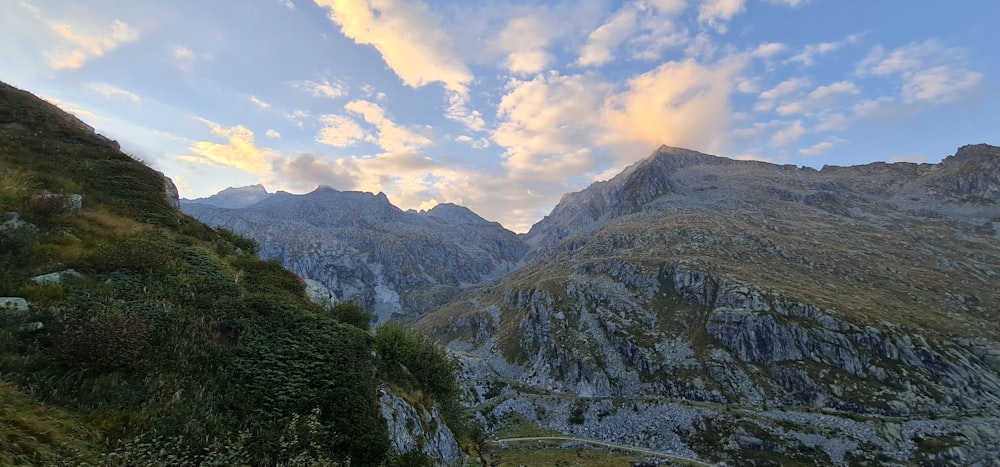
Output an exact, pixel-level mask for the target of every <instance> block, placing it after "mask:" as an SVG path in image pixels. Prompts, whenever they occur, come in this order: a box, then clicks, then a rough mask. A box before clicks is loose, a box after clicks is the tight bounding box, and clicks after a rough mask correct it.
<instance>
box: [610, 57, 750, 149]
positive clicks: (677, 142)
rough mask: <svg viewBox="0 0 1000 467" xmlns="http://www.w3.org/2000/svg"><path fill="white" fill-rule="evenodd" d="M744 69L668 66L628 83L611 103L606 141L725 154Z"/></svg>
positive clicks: (729, 64)
mask: <svg viewBox="0 0 1000 467" xmlns="http://www.w3.org/2000/svg"><path fill="white" fill-rule="evenodd" d="M745 64H746V63H745V61H744V60H742V59H738V58H732V59H728V60H723V61H722V62H719V63H717V64H715V65H713V66H705V65H701V64H699V63H697V62H695V61H693V60H685V61H683V62H668V63H665V64H663V65H660V66H659V67H657V68H656V69H654V70H652V71H650V72H647V73H644V74H642V75H639V76H636V77H634V78H632V79H630V80H629V81H628V88H627V89H626V90H625V92H623V93H621V94H619V95H616V96H614V97H613V98H611V99H609V101H608V106H607V107H606V109H605V113H606V118H607V120H608V135H609V136H608V137H609V138H610V139H611V140H612V141H622V142H625V141H631V142H638V143H641V144H643V145H645V147H647V148H649V147H656V146H658V145H660V144H668V145H671V146H680V147H686V148H692V149H698V150H704V151H714V150H719V149H721V148H722V147H723V146H724V143H725V139H724V138H725V136H724V135H725V134H726V131H725V130H726V129H727V127H728V125H729V120H730V115H731V114H732V111H731V109H730V105H729V97H730V95H731V94H732V92H733V87H734V84H733V82H734V81H735V79H734V77H735V76H736V75H737V73H739V71H740V70H741V69H742V68H743V67H744V66H745Z"/></svg>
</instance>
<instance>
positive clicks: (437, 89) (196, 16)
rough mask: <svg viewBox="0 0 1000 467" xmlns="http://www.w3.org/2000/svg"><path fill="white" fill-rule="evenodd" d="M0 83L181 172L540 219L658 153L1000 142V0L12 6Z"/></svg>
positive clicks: (216, 186)
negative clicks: (999, 47) (998, 25)
mask: <svg viewBox="0 0 1000 467" xmlns="http://www.w3.org/2000/svg"><path fill="white" fill-rule="evenodd" d="M0 9H2V11H3V14H2V15H0V80H3V81H6V82H8V83H10V84H13V85H16V86H19V87H22V88H25V89H27V90H30V91H32V92H34V93H36V94H38V95H40V96H41V97H44V98H46V99H49V100H50V101H52V102H54V103H56V104H58V105H60V106H62V107H63V108H64V109H67V110H69V111H71V112H73V113H75V114H76V115H78V116H79V117H81V118H82V119H83V120H84V121H86V122H88V123H90V124H91V125H92V126H94V127H95V128H97V129H98V131H100V132H102V133H104V134H106V135H108V136H110V137H112V138H115V139H117V140H119V141H120V142H121V143H122V146H123V149H124V150H125V151H126V152H129V153H130V154H133V155H134V156H136V157H138V158H140V159H142V160H144V161H146V162H147V163H149V164H150V165H152V166H153V167H155V168H157V169H159V170H161V171H163V172H165V173H166V174H167V175H168V176H170V177H171V178H173V180H174V181H175V183H176V184H177V185H178V187H179V188H180V190H181V193H182V196H185V197H189V198H192V197H200V196H207V195H210V194H212V193H215V192H217V191H219V190H221V189H223V188H225V187H228V186H243V185H249V184H254V183H262V184H264V185H265V186H266V187H267V188H268V189H269V190H270V191H275V190H285V191H290V192H295V193H302V192H307V191H311V190H312V189H313V188H315V187H316V186H317V185H319V184H323V185H329V186H332V187H334V188H337V189H340V190H363V191H371V192H379V191H381V192H385V193H386V194H387V195H388V196H389V199H390V200H391V201H392V202H393V203H395V204H396V205H397V206H400V207H401V208H404V209H409V208H413V209H426V208H429V207H431V206H433V205H434V204H436V203H439V202H454V203H458V204H462V205H465V206H468V207H470V208H471V209H473V210H475V211H476V212H477V213H479V214H481V215H482V216H484V217H486V218H487V219H490V220H496V221H499V222H501V223H503V224H504V225H505V226H506V227H508V228H510V229H513V230H515V231H525V230H526V229H527V228H528V227H529V226H530V225H531V224H532V223H534V222H536V221H537V220H539V219H540V218H541V217H542V216H544V215H545V214H547V213H548V212H549V211H550V210H551V209H552V207H553V206H554V205H555V204H556V203H557V202H558V201H559V199H560V197H561V196H562V195H563V194H564V193H566V192H570V191H578V190H580V189H583V188H584V187H586V186H587V185H588V184H590V183H591V182H593V181H595V180H603V179H607V178H609V177H610V176H612V175H614V174H615V173H617V172H618V171H620V170H621V169H622V168H624V167H625V166H627V165H628V164H630V163H633V162H635V161H636V160H639V159H642V158H643V157H646V156H647V155H649V153H650V152H652V151H653V150H654V149H655V148H656V147H657V146H659V145H660V144H668V145H672V146H680V147H686V148H691V149H696V150H700V151H704V152H708V153H711V154H716V155H721V156H727V157H733V158H745V159H759V160H766V161H771V162H776V163H783V164H785V163H788V164H797V165H807V166H812V167H817V168H818V167H821V166H823V165H824V164H831V165H853V164H860V163H867V162H872V161H914V162H937V161H939V160H941V158H942V157H944V156H947V155H949V154H952V153H953V152H954V150H955V149H956V148H957V147H958V146H960V145H963V144H970V143H983V142H985V143H992V144H998V143H1000V141H997V135H998V129H1000V125H998V124H1000V117H998V116H1000V97H998V85H1000V80H998V76H1000V64H998V60H1000V56H998V54H997V53H996V51H995V47H994V45H995V44H996V43H997V39H996V33H995V24H994V23H995V19H996V18H1000V3H998V2H993V1H973V0H966V1H961V2H923V1H921V2H914V1H896V0H879V1H875V2H871V1H860V0H827V1H821V0H759V1H754V0H640V1H628V2H612V1H599V0H595V1H589V0H582V1H567V2H541V1H506V0H497V1H486V2H478V1H477V2H472V1H470V2H446V1H440V0H354V1H346V0H309V1H307V0H259V1H235V0H233V1H231V0H215V1H212V2H203V1H192V0H176V1H171V2H152V1H145V0H134V1H131V2H113V1H110V0H90V1H88V2H86V3H85V4H84V2H71V1H55V0H53V1H32V0H0Z"/></svg>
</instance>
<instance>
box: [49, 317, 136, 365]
mask: <svg viewBox="0 0 1000 467" xmlns="http://www.w3.org/2000/svg"><path fill="white" fill-rule="evenodd" d="M55 327H56V331H55V332H53V334H52V350H53V352H54V353H55V355H56V356H57V357H59V358H60V359H61V360H63V361H66V362H71V363H75V364H78V365H81V366H85V367H88V368H93V369H96V370H102V371H107V370H114V369H120V368H125V367H128V366H130V365H131V364H132V363H133V362H134V361H136V360H138V359H140V358H142V357H143V351H144V350H145V349H146V346H147V344H148V342H149V335H150V330H149V326H147V325H146V323H145V322H144V321H143V320H142V319H140V318H138V317H136V316H129V315H115V314H110V313H108V314H99V315H97V316H94V317H93V318H91V319H71V320H65V321H61V322H59V323H57V324H56V326H55Z"/></svg>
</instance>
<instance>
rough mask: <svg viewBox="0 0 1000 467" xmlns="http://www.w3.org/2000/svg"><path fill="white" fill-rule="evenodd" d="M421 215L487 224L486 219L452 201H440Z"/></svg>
mask: <svg viewBox="0 0 1000 467" xmlns="http://www.w3.org/2000/svg"><path fill="white" fill-rule="evenodd" d="M423 215H425V216H428V217H433V218H436V219H440V220H443V221H446V222H448V223H452V224H488V223H490V222H489V221H488V220H486V219H483V218H482V217H479V215H478V214H476V213H474V212H472V211H471V210H470V209H469V208H466V207H464V206H459V205H457V204H452V203H441V204H438V205H437V206H434V207H433V208H431V209H430V210H428V211H427V212H424V213H423Z"/></svg>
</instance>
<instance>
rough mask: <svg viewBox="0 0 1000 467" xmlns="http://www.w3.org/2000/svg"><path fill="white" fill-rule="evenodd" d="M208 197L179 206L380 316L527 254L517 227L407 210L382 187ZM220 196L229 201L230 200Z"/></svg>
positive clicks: (454, 209)
mask: <svg viewBox="0 0 1000 467" xmlns="http://www.w3.org/2000/svg"><path fill="white" fill-rule="evenodd" d="M237 192H238V193H243V192H253V193H258V192H260V190H257V189H255V188H253V187H250V188H249V189H248V190H243V189H240V190H237ZM224 193H225V192H224ZM218 196H222V194H220V195H218ZM241 196H242V195H241ZM216 199H219V198H216ZM240 199H244V198H243V197H241V198H240ZM211 200H212V198H208V199H207V200H203V201H202V202H196V201H185V202H184V203H183V209H184V210H185V212H187V213H188V214H190V215H192V216H194V217H195V218H197V219H199V220H201V221H203V222H205V223H206V224H209V225H212V226H221V227H226V228H228V229H231V230H233V231H235V232H237V233H240V234H243V235H247V236H249V237H252V238H254V239H256V240H257V242H258V243H259V244H260V247H261V256H262V257H264V258H277V259H280V260H281V261H282V264H284V265H285V267H287V268H288V269H290V270H292V271H294V272H295V273H296V274H298V275H299V276H301V277H303V278H307V279H312V280H316V281H318V282H320V283H322V284H323V285H325V286H326V287H327V288H329V289H330V291H332V293H333V294H334V296H336V297H337V298H338V299H341V300H348V299H351V300H355V301H358V302H359V303H361V304H363V305H364V306H366V307H367V308H369V309H371V310H373V311H374V312H375V314H376V316H377V317H378V319H379V321H385V320H387V319H388V318H389V317H390V316H392V315H393V314H402V315H407V314H417V313H421V312H424V311H426V310H428V309H430V308H432V307H434V306H436V305H440V304H441V303H444V302H446V301H448V300H450V299H452V298H453V297H454V296H455V294H457V293H458V292H459V291H460V290H462V289H464V288H466V287H469V286H471V285H474V284H478V283H481V282H483V281H488V280H492V279H495V278H498V277H500V276H502V275H504V274H506V273H508V272H510V271H512V270H514V269H515V268H516V267H517V266H518V265H519V261H520V259H521V257H522V256H523V255H524V252H525V250H526V247H525V246H524V244H523V243H522V242H521V240H520V239H519V238H518V237H517V236H516V235H515V234H514V233H512V232H510V231H507V230H505V229H504V228H503V227H501V226H500V225H499V224H497V223H495V222H489V221H486V220H485V219H483V218H481V217H479V216H477V215H476V214H474V213H473V212H472V211H469V210H468V209H466V208H463V207H460V206H455V205H440V206H437V207H435V208H434V209H431V210H430V211H427V212H419V213H418V212H415V211H406V212H404V211H402V210H400V209H398V208H396V207H395V206H393V205H392V204H391V203H389V200H388V199H387V198H386V197H385V195H384V194H381V193H380V194H378V195H373V194H370V193H360V192H341V191H337V190H334V189H331V188H326V187H324V188H319V189H317V190H316V191H314V192H312V193H309V194H306V195H292V194H288V193H282V192H279V193H276V194H273V195H269V196H267V197H265V198H262V199H260V200H258V201H256V202H255V203H254V204H252V205H249V206H243V207H238V208H225V207H220V206H212V205H209V204H205V202H206V201H211ZM223 201H224V203H223V204H225V205H232V204H233V203H232V199H231V197H223Z"/></svg>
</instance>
